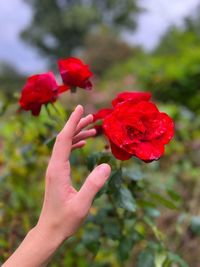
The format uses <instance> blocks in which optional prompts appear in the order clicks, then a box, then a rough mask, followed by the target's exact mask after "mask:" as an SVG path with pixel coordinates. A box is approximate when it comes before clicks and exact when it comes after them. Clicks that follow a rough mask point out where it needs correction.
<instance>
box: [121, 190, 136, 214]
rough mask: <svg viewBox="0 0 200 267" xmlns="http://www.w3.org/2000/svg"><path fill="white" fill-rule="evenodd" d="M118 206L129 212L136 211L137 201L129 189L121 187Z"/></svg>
mask: <svg viewBox="0 0 200 267" xmlns="http://www.w3.org/2000/svg"><path fill="white" fill-rule="evenodd" d="M117 204H118V205H119V207H121V208H124V209H126V210H128V211H132V212H135V211H136V201H135V199H134V198H133V196H132V194H131V192H130V190H129V189H127V188H125V187H121V188H120V189H119V192H118V194H117Z"/></svg>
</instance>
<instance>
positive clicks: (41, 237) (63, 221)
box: [2, 105, 111, 267]
mask: <svg viewBox="0 0 200 267" xmlns="http://www.w3.org/2000/svg"><path fill="white" fill-rule="evenodd" d="M82 116H83V107H82V106H80V105H79V106H77V107H76V109H75V111H74V112H73V113H72V114H71V116H70V118H69V120H68V121H67V123H66V125H65V126H64V128H63V129H62V131H61V132H60V133H59V134H58V136H57V138H56V142H55V145H54V147H53V151H52V155H51V158H50V160H49V165H48V167H47V171H46V177H45V195H44V202H43V206H42V211H41V214H40V217H39V220H38V223H37V225H36V226H35V227H34V228H32V229H31V230H30V231H29V233H28V234H27V236H26V237H25V239H24V240H23V242H22V243H21V244H20V246H19V247H18V249H17V250H16V251H15V252H14V253H13V254H12V255H11V257H10V258H9V259H8V260H7V261H6V262H5V263H4V264H3V265H2V267H44V266H47V264H48V262H49V261H50V259H51V258H52V256H53V255H54V253H55V251H56V250H57V249H58V248H59V247H60V246H61V244H62V243H63V241H64V240H66V239H68V238H69V237H70V236H72V235H74V234H75V233H76V231H77V230H78V229H79V227H80V226H81V224H82V223H83V221H84V219H85V218H86V216H87V214H88V212H89V210H90V207H91V205H92V202H93V199H94V197H95V195H96V193H97V192H98V191H99V190H100V189H101V188H102V187H103V185H104V184H105V182H106V180H107V179H108V177H109V176H110V172H111V168H110V166H109V165H108V164H101V165H99V166H97V167H96V168H95V169H94V170H93V171H92V172H91V173H90V174H89V176H88V177H87V178H86V180H85V182H84V183H83V185H82V187H81V189H80V190H79V191H77V190H76V189H75V188H74V187H73V185H72V179H71V174H70V162H69V157H70V154H71V151H72V150H73V149H77V148H81V147H83V146H84V145H85V143H86V142H85V139H87V138H89V137H91V136H93V135H94V134H95V130H94V129H90V130H83V129H84V128H85V127H87V126H88V125H89V124H90V123H91V122H92V120H93V117H92V115H88V116H86V117H84V118H82ZM66 253H67V252H66Z"/></svg>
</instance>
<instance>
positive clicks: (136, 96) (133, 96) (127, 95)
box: [112, 92, 151, 107]
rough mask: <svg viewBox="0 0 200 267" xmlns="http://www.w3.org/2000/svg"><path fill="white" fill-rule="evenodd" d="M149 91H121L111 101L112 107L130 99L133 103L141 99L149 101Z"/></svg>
mask: <svg viewBox="0 0 200 267" xmlns="http://www.w3.org/2000/svg"><path fill="white" fill-rule="evenodd" d="M150 98H151V93H149V92H123V93H120V94H118V95H117V97H116V98H115V99H114V100H113V101H112V105H113V107H115V106H117V105H118V104H119V103H122V102H124V101H129V100H132V102H133V103H135V104H136V103H139V102H141V101H149V99H150Z"/></svg>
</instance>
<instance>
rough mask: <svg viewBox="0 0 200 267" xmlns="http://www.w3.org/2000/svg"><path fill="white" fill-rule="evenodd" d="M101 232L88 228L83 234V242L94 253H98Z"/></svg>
mask: <svg viewBox="0 0 200 267" xmlns="http://www.w3.org/2000/svg"><path fill="white" fill-rule="evenodd" d="M99 237H100V233H99V230H98V229H87V231H85V233H84V235H83V243H84V245H85V246H86V248H87V249H88V250H90V251H91V252H92V253H93V254H94V255H96V254H97V252H98V250H99V247H100V241H99Z"/></svg>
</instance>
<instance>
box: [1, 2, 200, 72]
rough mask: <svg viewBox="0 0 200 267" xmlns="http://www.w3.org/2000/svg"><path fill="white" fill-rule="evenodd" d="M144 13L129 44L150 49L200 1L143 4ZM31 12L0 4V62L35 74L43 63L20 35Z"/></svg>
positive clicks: (19, 5) (14, 4)
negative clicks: (5, 62)
mask: <svg viewBox="0 0 200 267" xmlns="http://www.w3.org/2000/svg"><path fill="white" fill-rule="evenodd" d="M141 2H142V5H143V7H145V8H146V9H147V12H145V13H143V14H142V15H140V16H139V24H138V30H137V32H136V33H135V34H134V35H131V36H129V40H130V41H131V42H132V43H138V44H141V45H143V46H144V47H145V48H146V49H152V48H153V47H154V46H155V45H156V44H157V42H158V41H159V38H160V36H161V35H162V34H163V33H164V31H165V30H166V29H167V28H168V26H169V25H170V24H172V23H173V24H181V22H182V20H183V18H184V17H185V16H186V15H188V14H190V13H191V12H193V11H194V10H195V7H196V6H197V4H198V3H199V2H200V1H199V0H142V1H141ZM31 15H32V13H31V9H30V8H29V6H27V5H26V4H25V3H24V2H23V0H7V1H5V0H0V61H2V60H4V61H7V62H10V63H12V64H14V65H15V66H16V67H17V68H18V69H19V70H20V71H22V72H26V73H34V72H35V73H36V72H41V71H44V70H46V69H45V61H44V59H41V57H40V56H39V55H38V54H37V52H36V51H35V50H34V49H33V48H32V47H29V46H28V45H26V44H24V43H23V42H22V41H21V40H20V38H19V37H18V34H19V32H20V31H21V30H22V29H24V28H25V27H26V25H27V24H29V22H30V20H31Z"/></svg>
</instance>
